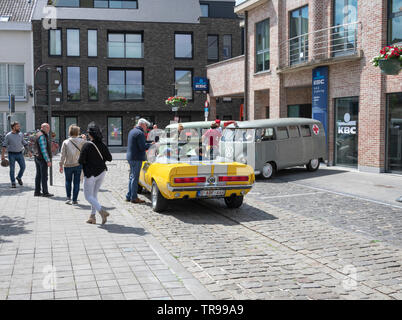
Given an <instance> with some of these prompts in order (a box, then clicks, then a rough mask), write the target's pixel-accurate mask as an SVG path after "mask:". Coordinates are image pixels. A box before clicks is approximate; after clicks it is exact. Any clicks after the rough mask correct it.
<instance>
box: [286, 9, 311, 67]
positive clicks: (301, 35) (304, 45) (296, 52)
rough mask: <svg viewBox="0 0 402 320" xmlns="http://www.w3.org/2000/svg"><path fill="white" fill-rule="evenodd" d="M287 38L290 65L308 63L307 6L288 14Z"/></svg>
mask: <svg viewBox="0 0 402 320" xmlns="http://www.w3.org/2000/svg"><path fill="white" fill-rule="evenodd" d="M289 37H290V39H291V40H290V43H289V58H290V63H291V64H297V63H301V62H304V61H308V6H305V7H302V8H300V9H297V10H294V11H292V12H291V13H290V34H289Z"/></svg>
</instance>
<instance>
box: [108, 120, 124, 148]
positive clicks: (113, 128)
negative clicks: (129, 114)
mask: <svg viewBox="0 0 402 320" xmlns="http://www.w3.org/2000/svg"><path fill="white" fill-rule="evenodd" d="M122 124H123V120H122V118H121V117H109V118H107V144H108V145H109V146H122V145H123V136H122V132H123V125H122Z"/></svg>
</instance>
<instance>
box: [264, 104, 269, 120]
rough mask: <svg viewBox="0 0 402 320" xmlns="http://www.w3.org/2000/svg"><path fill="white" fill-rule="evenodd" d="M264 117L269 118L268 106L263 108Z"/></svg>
mask: <svg viewBox="0 0 402 320" xmlns="http://www.w3.org/2000/svg"><path fill="white" fill-rule="evenodd" d="M265 118H267V119H269V107H266V108H265Z"/></svg>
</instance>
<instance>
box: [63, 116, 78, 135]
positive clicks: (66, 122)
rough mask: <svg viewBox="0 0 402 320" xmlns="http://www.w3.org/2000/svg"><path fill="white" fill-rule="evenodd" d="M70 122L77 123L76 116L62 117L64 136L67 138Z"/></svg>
mask: <svg viewBox="0 0 402 320" xmlns="http://www.w3.org/2000/svg"><path fill="white" fill-rule="evenodd" d="M72 124H75V125H78V119H77V117H65V118H64V128H65V136H64V137H65V138H68V137H69V134H68V128H69V127H70V126H71V125H72Z"/></svg>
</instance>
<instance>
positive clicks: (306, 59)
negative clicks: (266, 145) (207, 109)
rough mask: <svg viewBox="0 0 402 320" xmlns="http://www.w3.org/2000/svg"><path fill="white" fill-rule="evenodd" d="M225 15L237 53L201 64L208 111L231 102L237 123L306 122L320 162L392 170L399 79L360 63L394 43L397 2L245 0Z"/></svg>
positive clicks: (399, 165) (400, 164) (396, 159)
mask: <svg viewBox="0 0 402 320" xmlns="http://www.w3.org/2000/svg"><path fill="white" fill-rule="evenodd" d="M235 12H236V13H237V14H242V15H244V19H245V23H244V28H245V33H246V45H245V54H244V55H242V56H238V57H234V58H233V59H230V60H227V61H222V62H219V63H216V64H212V65H210V66H208V70H207V74H208V78H209V80H210V86H211V89H210V97H209V99H210V100H211V106H212V107H213V106H214V105H215V99H216V98H222V97H239V96H240V97H243V98H244V100H245V106H244V111H245V114H244V116H245V117H246V118H247V119H260V118H279V117H314V118H316V119H319V120H321V121H322V122H323V123H324V126H325V128H326V134H327V140H328V156H329V165H338V166H350V167H355V168H358V169H359V170H361V171H369V172H402V74H399V75H396V76H395V75H394V76H387V75H384V74H382V73H381V71H380V69H379V68H376V67H374V66H372V64H371V63H370V60H371V59H372V58H373V57H374V56H377V55H378V54H379V51H380V49H382V48H383V47H384V46H385V45H389V44H397V43H399V44H401V45H402V1H401V0H370V1H365V0H288V1H281V0H246V1H238V3H237V6H236V8H235ZM235 75H236V76H235Z"/></svg>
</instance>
